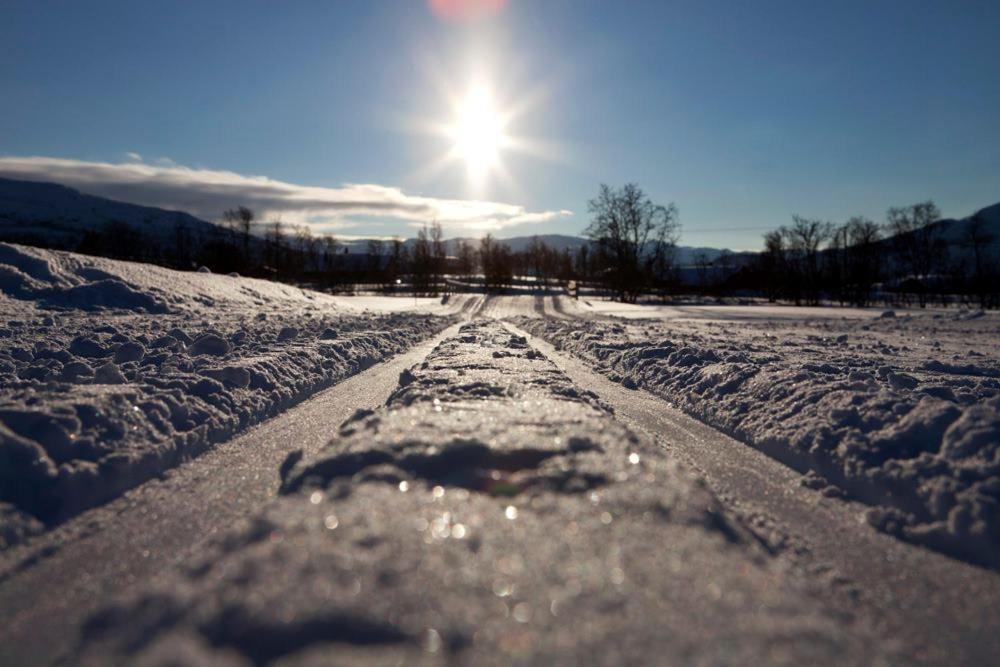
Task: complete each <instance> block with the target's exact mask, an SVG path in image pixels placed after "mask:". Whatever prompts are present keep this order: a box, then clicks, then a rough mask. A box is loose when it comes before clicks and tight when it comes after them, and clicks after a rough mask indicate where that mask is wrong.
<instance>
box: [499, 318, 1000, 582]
mask: <svg viewBox="0 0 1000 667" xmlns="http://www.w3.org/2000/svg"><path fill="white" fill-rule="evenodd" d="M833 312H840V311H839V310H837V311H833ZM805 318H810V319H805ZM517 323H518V325H519V326H521V327H523V328H524V329H525V330H527V331H530V332H532V333H534V334H536V335H539V336H541V337H543V338H545V339H546V340H548V341H550V342H551V343H552V344H554V345H555V346H556V347H558V348H561V349H564V350H566V351H569V352H572V353H574V354H576V355H578V356H580V357H582V358H584V359H586V360H588V361H590V362H591V363H592V364H593V365H594V367H595V368H597V369H599V370H600V371H602V372H604V373H606V374H607V375H608V376H609V377H610V378H612V379H614V380H616V381H619V382H621V383H622V384H623V385H625V386H627V387H643V388H645V389H648V390H650V391H652V392H654V393H656V394H658V395H660V396H662V397H663V398H665V399H666V400H668V401H669V402H671V403H674V404H676V405H677V406H678V407H681V408H682V409H684V410H685V411H687V412H688V413H690V414H691V415H693V416H695V417H697V418H699V419H701V420H703V421H705V422H706V423H708V424H709V425H711V426H714V427H716V428H718V429H720V430H723V431H725V432H727V433H729V434H731V435H733V436H734V437H737V438H738V439H741V440H743V441H745V442H747V443H750V444H752V445H754V446H756V447H758V448H760V449H762V450H763V451H765V452H766V453H768V454H769V455H771V456H774V457H776V458H778V459H780V460H782V461H784V462H786V463H787V464H789V465H791V466H793V467H795V468H796V469H798V470H801V471H803V472H807V471H811V472H813V473H814V475H818V476H819V477H821V478H822V484H821V485H823V486H826V485H828V484H833V485H836V486H837V487H840V488H841V489H843V490H844V491H846V492H847V493H848V494H849V495H851V496H853V497H855V498H857V499H859V500H862V501H864V502H866V503H868V504H870V505H871V506H872V510H871V511H870V512H869V514H868V519H869V521H870V522H871V523H872V524H873V525H875V526H877V527H878V528H880V529H883V530H885V531H887V532H891V533H893V534H896V535H899V536H901V537H903V538H905V539H908V540H911V541H914V542H918V543H921V544H925V545H927V546H930V547H932V548H936V549H940V550H942V551H945V552H947V553H950V554H953V555H957V556H960V557H962V558H967V559H969V560H972V561H974V562H977V563H983V564H988V565H991V566H994V567H995V566H998V565H1000V347H998V345H997V341H998V340H1000V316H997V315H995V314H990V315H983V314H982V313H976V314H975V315H974V316H972V314H970V313H969V312H956V311H951V313H948V314H942V313H933V314H926V315H919V316H914V315H910V314H907V315H904V316H897V317H895V318H879V319H856V320H838V319H834V318H831V317H825V318H822V319H820V318H817V317H815V314H811V315H805V317H804V318H803V319H799V320H798V321H796V320H793V319H790V318H787V317H781V318H777V319H763V320H760V321H747V320H743V319H740V320H738V321H731V320H729V319H728V318H727V317H722V318H718V319H716V320H680V319H672V320H669V321H667V322H663V323H657V322H645V323H628V322H626V321H618V322H612V321H602V322H584V321H580V320H556V319H551V318H549V319H541V318H530V317H521V318H519V319H518V320H517ZM812 479H813V481H811V482H810V484H813V485H815V484H817V482H816V481H815V477H814V478H812Z"/></svg>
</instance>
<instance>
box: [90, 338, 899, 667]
mask: <svg viewBox="0 0 1000 667" xmlns="http://www.w3.org/2000/svg"><path fill="white" fill-rule="evenodd" d="M281 472H282V476H283V484H282V497H280V498H279V499H278V500H277V501H276V502H274V503H273V504H272V505H270V506H269V507H267V508H265V509H264V510H263V511H261V512H259V513H258V514H256V515H255V516H253V517H250V518H249V519H248V520H247V521H246V522H245V524H244V525H242V526H239V527H237V528H235V529H234V530H233V531H231V532H230V533H229V534H227V535H225V536H222V537H221V538H219V539H217V540H216V541H215V542H214V544H213V545H212V546H211V547H210V548H209V549H208V550H207V552H206V553H203V554H200V555H199V556H197V557H196V558H195V559H194V560H193V561H192V562H189V563H187V564H186V566H185V568H184V569H183V570H182V571H180V572H174V573H169V574H168V575H167V576H164V577H163V578H162V579H161V580H160V581H159V582H157V583H156V584H153V585H150V586H146V587H145V588H146V590H144V591H142V592H139V593H137V594H136V595H134V596H131V597H130V598H128V599H126V600H123V601H121V602H119V603H117V604H115V605H112V606H110V607H108V608H107V609H106V610H105V611H103V612H101V613H99V614H97V615H96V616H94V617H92V618H91V620H90V622H88V623H87V624H86V626H85V628H84V631H83V637H82V641H81V644H80V652H79V654H78V655H77V656H75V657H74V661H75V662H78V663H80V664H109V663H111V664H126V663H127V664H227V665H262V664H279V663H280V664H282V665H307V664H329V663H331V662H332V663H338V664H355V663H357V662H366V663H372V664H387V663H400V664H404V663H405V664H446V663H447V664H456V663H457V664H509V663H511V662H516V663H531V664H551V663H552V662H560V663H566V664H569V663H576V662H585V663H591V664H593V663H600V664H622V663H634V662H638V663H650V662H657V663H664V662H666V663H695V664H705V663H729V664H731V663H735V662H740V663H759V662H765V661H766V662H767V663H769V664H773V663H795V664H801V663H803V662H810V663H812V662H816V661H819V662H824V663H833V662H842V661H847V662H852V663H862V662H863V663H879V662H883V661H885V660H886V654H885V653H883V647H882V645H881V644H880V642H879V641H877V640H875V639H873V638H872V637H871V636H870V635H869V634H867V630H866V629H865V628H864V627H863V625H862V624H860V623H858V624H855V623H852V622H851V621H850V620H849V619H845V618H843V617H839V616H837V615H834V614H831V613H829V612H828V611H826V610H825V608H824V606H823V603H822V602H821V600H820V599H819V597H818V596H816V595H813V594H811V593H809V592H808V591H806V590H805V589H804V588H803V587H802V586H800V583H801V582H798V581H797V579H796V578H795V577H790V576H788V574H789V573H788V572H787V571H785V570H784V569H783V568H782V567H780V566H779V565H778V563H777V562H776V561H775V560H773V559H772V558H771V557H770V555H769V553H768V552H767V550H766V549H765V548H764V547H763V546H761V545H760V544H759V543H758V542H757V541H756V540H755V539H754V537H753V536H752V534H751V533H750V532H748V531H747V530H745V529H744V528H743V527H742V525H741V524H740V523H739V522H738V520H736V519H735V518H734V517H732V516H731V515H729V514H728V512H727V511H726V510H725V509H724V508H723V506H722V505H720V503H719V502H718V501H717V500H716V498H715V497H714V496H713V495H712V494H711V493H710V492H709V491H708V490H707V489H706V488H705V486H704V485H703V484H702V483H701V482H700V481H699V480H698V479H697V478H696V477H694V476H693V475H692V474H691V473H690V472H688V471H687V470H685V469H683V468H681V467H680V466H678V465H677V464H676V463H675V462H674V461H673V460H671V459H669V458H668V457H667V456H666V455H665V454H664V452H663V450H662V449H660V448H659V447H657V446H656V445H655V444H653V443H650V442H647V441H646V440H644V439H642V438H640V437H639V436H637V435H636V434H635V433H633V432H631V431H629V430H628V429H627V428H626V427H624V426H623V425H622V424H621V423H620V422H618V421H616V420H615V419H614V418H613V415H612V414H611V412H610V411H609V409H608V408H607V407H605V405H604V404H603V403H602V402H601V401H600V400H598V399H597V398H596V397H595V396H594V395H592V394H589V393H587V392H585V391H582V390H580V389H579V388H577V387H576V386H575V385H573V384H572V382H571V381H570V380H569V379H568V378H567V377H566V375H564V374H563V373H562V372H561V371H559V370H558V368H557V367H556V366H555V365H554V364H552V363H551V362H550V361H548V360H547V359H545V358H544V357H543V356H542V355H541V354H540V353H539V352H538V351H536V350H535V349H533V348H532V347H530V346H529V345H528V344H527V342H526V341H525V339H524V338H521V337H519V336H517V335H513V334H512V333H511V332H510V331H509V330H507V329H506V328H505V327H503V326H502V325H501V324H499V323H496V322H482V321H480V322H476V323H473V324H469V325H466V326H464V327H463V329H462V330H461V331H460V332H459V333H458V334H457V335H456V336H455V337H453V338H450V339H447V340H445V341H444V342H443V343H441V344H440V345H439V346H438V347H437V349H436V350H435V351H434V352H432V353H431V354H430V355H429V356H428V357H427V359H426V361H425V362H424V363H423V364H420V365H418V366H417V367H415V368H413V369H412V370H410V371H406V372H404V373H403V374H402V376H401V377H400V383H399V388H398V390H397V391H396V392H395V393H394V394H393V396H392V397H391V398H390V399H389V401H388V403H387V405H386V406H385V407H383V408H381V409H378V410H376V411H374V412H372V411H365V412H361V413H359V414H357V415H356V416H355V417H354V418H353V419H351V420H349V421H348V422H347V423H346V424H345V425H344V426H342V427H341V429H340V432H339V433H338V434H337V436H336V437H335V438H334V439H333V440H332V441H331V442H330V444H329V446H328V447H327V448H326V449H325V450H323V451H321V452H320V453H319V454H318V455H317V456H315V457H311V458H308V459H307V460H301V461H298V460H297V459H296V457H294V456H293V457H291V458H290V459H289V462H288V465H286V466H283V469H282V471H281Z"/></svg>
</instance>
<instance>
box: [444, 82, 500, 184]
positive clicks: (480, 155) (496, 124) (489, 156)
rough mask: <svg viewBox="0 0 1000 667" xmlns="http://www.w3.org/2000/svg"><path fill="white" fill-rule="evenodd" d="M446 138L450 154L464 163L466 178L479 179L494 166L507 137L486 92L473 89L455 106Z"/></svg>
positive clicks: (480, 88)
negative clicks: (453, 116)
mask: <svg viewBox="0 0 1000 667" xmlns="http://www.w3.org/2000/svg"><path fill="white" fill-rule="evenodd" d="M449 134H450V135H451V139H452V141H453V151H454V154H455V155H456V156H457V157H458V158H460V159H461V160H462V161H464V162H465V167H466V170H467V172H468V174H469V176H471V177H473V178H475V179H481V178H482V177H484V176H485V175H486V174H487V173H488V172H489V171H490V170H492V169H493V168H494V167H496V166H497V164H498V163H499V161H500V151H501V149H503V148H504V146H505V145H506V143H507V137H506V136H505V135H504V121H503V118H502V116H501V115H500V113H499V112H498V111H497V109H496V106H495V105H494V103H493V96H492V95H491V94H490V91H489V90H488V89H486V88H485V87H483V86H479V87H476V88H473V89H472V90H471V91H470V92H469V93H468V94H467V95H466V96H465V98H464V99H462V100H461V101H460V102H459V103H458V105H457V106H456V108H455V118H454V121H453V123H452V125H451V127H450V131H449Z"/></svg>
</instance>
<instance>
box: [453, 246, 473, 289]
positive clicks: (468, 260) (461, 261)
mask: <svg viewBox="0 0 1000 667" xmlns="http://www.w3.org/2000/svg"><path fill="white" fill-rule="evenodd" d="M455 260H456V261H455V269H456V271H458V275H460V276H461V277H462V278H463V279H464V280H468V278H469V277H470V276H471V275H472V274H473V273H475V271H476V249H475V248H474V247H473V246H472V244H471V243H469V242H468V241H466V240H465V239H459V240H458V241H456V242H455Z"/></svg>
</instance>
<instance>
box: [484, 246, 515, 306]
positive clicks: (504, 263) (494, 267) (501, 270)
mask: <svg viewBox="0 0 1000 667" xmlns="http://www.w3.org/2000/svg"><path fill="white" fill-rule="evenodd" d="M513 259H514V258H513V254H512V253H511V251H510V246H508V245H507V244H506V243H502V242H499V241H497V240H496V239H494V238H493V236H492V235H490V234H487V235H486V236H484V237H483V238H482V240H481V241H480V242H479V263H480V265H481V266H482V267H483V284H484V286H485V287H486V291H487V292H499V291H503V290H504V289H506V288H507V287H509V286H510V285H511V283H513V279H514V276H513Z"/></svg>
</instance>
